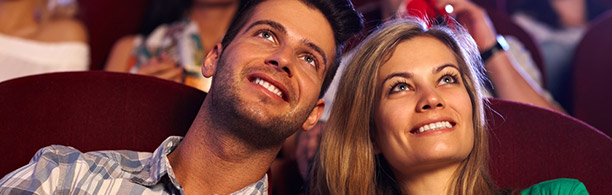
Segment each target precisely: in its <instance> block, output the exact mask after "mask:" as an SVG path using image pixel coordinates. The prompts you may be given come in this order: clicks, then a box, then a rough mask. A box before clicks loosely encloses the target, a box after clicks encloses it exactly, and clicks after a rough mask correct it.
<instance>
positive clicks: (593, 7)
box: [510, 0, 609, 109]
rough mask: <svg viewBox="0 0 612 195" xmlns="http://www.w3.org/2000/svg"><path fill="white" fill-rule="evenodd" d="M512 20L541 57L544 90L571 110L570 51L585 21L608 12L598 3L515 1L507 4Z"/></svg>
mask: <svg viewBox="0 0 612 195" xmlns="http://www.w3.org/2000/svg"><path fill="white" fill-rule="evenodd" d="M510 5H511V8H510V10H511V12H512V17H513V19H514V21H515V22H516V23H517V24H518V25H520V26H521V27H523V28H524V29H525V31H527V32H528V33H529V34H531V35H532V36H533V38H534V39H535V40H536V42H537V43H538V45H539V46H540V49H541V50H542V54H543V57H544V63H545V67H546V68H545V70H546V78H547V81H546V83H547V85H548V86H547V89H548V90H550V92H551V93H552V95H553V96H554V97H555V99H556V100H558V101H559V103H560V104H561V105H562V106H563V107H564V108H565V109H569V108H571V105H570V104H571V99H570V97H571V91H570V89H571V87H569V86H571V71H572V67H571V65H572V61H573V57H574V49H575V48H576V46H577V45H578V43H579V42H580V40H582V36H583V35H584V33H585V31H586V29H587V27H588V24H589V21H591V20H593V19H595V18H596V17H597V16H598V15H600V14H601V13H603V12H605V11H606V10H609V7H608V6H606V5H604V3H603V2H602V1H598V0H529V1H527V0H518V1H513V2H512V3H511V4H510Z"/></svg>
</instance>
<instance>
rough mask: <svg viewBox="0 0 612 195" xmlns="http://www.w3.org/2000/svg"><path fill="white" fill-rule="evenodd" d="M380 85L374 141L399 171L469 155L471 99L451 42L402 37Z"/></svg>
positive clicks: (383, 68)
mask: <svg viewBox="0 0 612 195" xmlns="http://www.w3.org/2000/svg"><path fill="white" fill-rule="evenodd" d="M377 87H378V89H381V90H379V91H380V92H379V94H377V99H376V103H375V113H374V115H375V116H374V117H375V118H374V119H375V123H376V131H375V133H376V135H374V137H375V143H374V144H375V147H376V151H377V152H381V153H382V154H383V156H384V157H385V159H387V161H388V162H389V164H390V165H391V167H392V168H393V170H394V172H395V173H396V174H400V175H398V176H401V175H403V176H410V175H411V174H413V173H414V172H415V171H423V170H428V169H430V170H431V169H436V168H440V167H448V166H453V165H459V163H460V162H461V161H462V160H464V159H465V158H467V156H468V154H469V153H470V151H471V150H472V147H473V140H474V129H473V123H472V103H471V101H470V96H469V95H468V92H467V89H466V88H465V85H464V83H463V80H462V79H461V74H460V72H459V63H458V62H457V60H456V58H455V57H454V55H453V51H452V50H451V49H450V48H448V47H447V46H446V45H444V44H443V43H442V42H441V41H439V40H438V39H436V38H433V37H429V36H419V37H414V38H412V39H409V40H406V41H403V42H401V43H400V44H399V45H398V46H397V48H396V49H395V51H394V52H393V54H392V56H391V58H390V59H389V61H387V62H386V63H384V64H383V65H382V66H381V68H380V71H379V75H378V81H377ZM398 171H400V172H399V173H397V172H398Z"/></svg>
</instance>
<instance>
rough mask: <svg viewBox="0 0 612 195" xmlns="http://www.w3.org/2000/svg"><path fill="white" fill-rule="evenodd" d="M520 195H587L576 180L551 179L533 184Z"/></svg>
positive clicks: (581, 184) (580, 183) (585, 190)
mask: <svg viewBox="0 0 612 195" xmlns="http://www.w3.org/2000/svg"><path fill="white" fill-rule="evenodd" d="M521 194H522V195H553V194H554V195H563V194H578V195H588V194H589V192H587V189H586V187H585V186H584V184H583V183H582V182H580V181H578V180H577V179H567V178H560V179H553V180H548V181H544V182H542V183H539V184H535V185H533V186H531V187H529V188H527V189H524V190H523V191H521Z"/></svg>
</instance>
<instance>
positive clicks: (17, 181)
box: [0, 136, 268, 195]
mask: <svg viewBox="0 0 612 195" xmlns="http://www.w3.org/2000/svg"><path fill="white" fill-rule="evenodd" d="M181 140H182V137H178V136H171V137H169V138H167V139H166V140H165V141H164V142H163V143H162V144H161V145H160V146H159V147H158V148H157V149H156V150H155V152H153V153H152V154H151V153H149V152H134V151H127V150H119V151H97V152H87V153H81V152H80V151H78V150H76V149H74V148H72V147H66V146H57V145H52V146H49V147H45V148H43V149H40V150H39V151H38V152H37V153H36V155H35V156H34V157H33V158H32V160H31V161H30V163H29V164H27V165H26V166H24V167H21V168H19V169H17V170H15V171H13V172H11V173H9V174H8V175H6V176H5V177H4V178H2V180H0V194H184V192H183V189H182V187H181V185H180V184H179V183H178V182H177V180H176V177H175V176H174V172H173V171H172V167H170V163H169V162H168V157H167V155H168V154H170V152H172V151H173V150H174V149H175V148H176V146H177V145H178V144H179V143H180V142H181ZM267 177H268V176H267V175H264V177H263V178H261V180H259V181H257V182H256V183H253V184H251V185H249V186H247V187H245V188H243V189H241V190H239V191H237V192H234V193H232V194H259V195H264V194H267V193H268V192H267V191H268V178H267Z"/></svg>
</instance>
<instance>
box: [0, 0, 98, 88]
mask: <svg viewBox="0 0 612 195" xmlns="http://www.w3.org/2000/svg"><path fill="white" fill-rule="evenodd" d="M77 8H78V6H77V4H76V1H74V0H0V81H4V80H8V79H12V78H17V77H21V76H27V75H32V74H40V73H47V72H56V71H70V70H87V69H88V66H89V46H88V45H87V32H86V30H85V27H84V26H83V25H82V24H81V23H80V22H79V21H77V20H75V19H74V18H73V15H74V14H75V13H76V12H77Z"/></svg>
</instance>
